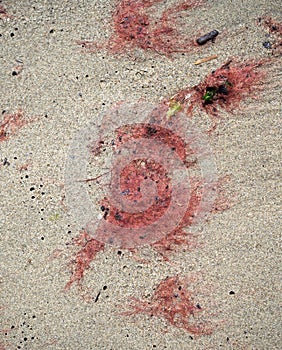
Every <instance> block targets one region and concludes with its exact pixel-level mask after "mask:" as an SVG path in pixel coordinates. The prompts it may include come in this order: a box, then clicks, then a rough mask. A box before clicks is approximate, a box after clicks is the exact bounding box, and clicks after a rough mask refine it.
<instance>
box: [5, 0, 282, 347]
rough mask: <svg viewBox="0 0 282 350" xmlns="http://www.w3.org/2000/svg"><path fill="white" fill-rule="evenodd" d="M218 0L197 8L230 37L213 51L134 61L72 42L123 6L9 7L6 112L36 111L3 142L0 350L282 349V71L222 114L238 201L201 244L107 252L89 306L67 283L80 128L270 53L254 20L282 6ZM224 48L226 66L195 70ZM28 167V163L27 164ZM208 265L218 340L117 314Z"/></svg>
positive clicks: (223, 155) (95, 34) (90, 283)
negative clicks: (73, 158)
mask: <svg viewBox="0 0 282 350" xmlns="http://www.w3.org/2000/svg"><path fill="white" fill-rule="evenodd" d="M167 3H173V1H167ZM208 3H209V7H208V8H205V9H198V10H196V11H195V12H194V16H195V18H197V25H198V26H199V32H201V31H202V30H203V31H206V30H207V29H208V30H212V29H214V28H216V29H218V30H219V31H220V32H224V36H221V37H219V38H218V39H219V40H217V41H216V43H215V44H214V45H212V46H211V45H208V46H207V47H206V48H204V49H203V51H202V52H201V54H199V53H196V54H192V55H188V54H187V55H184V56H182V55H180V56H177V55H176V56H175V59H174V60H169V59H167V58H165V57H162V56H160V57H159V56H156V55H154V54H152V53H150V52H148V53H145V54H144V53H136V55H137V58H136V59H135V60H133V59H129V58H128V57H123V58H116V57H112V56H111V55H108V54H107V53H105V52H104V53H101V52H100V53H96V54H92V55H91V54H82V53H81V52H80V51H79V50H78V48H77V46H76V45H75V40H77V39H93V38H97V40H102V39H103V38H104V37H105V36H107V35H108V34H109V32H108V29H107V28H108V23H109V20H110V13H111V11H112V10H113V8H114V2H113V1H103V0H97V1H87V0H85V1H78V2H77V1H16V0H14V1H12V0H11V1H5V2H4V4H3V5H4V6H5V7H6V8H7V10H8V12H9V14H11V15H12V18H11V19H6V20H1V21H0V24H1V29H0V33H1V37H0V43H1V51H0V67H1V68H0V82H1V90H0V96H1V97H0V107H1V110H7V111H8V112H10V113H12V112H15V111H16V110H17V109H18V108H22V109H23V110H24V111H25V113H26V115H27V117H28V118H32V117H34V116H35V117H38V118H37V121H35V122H34V123H32V124H30V125H28V126H26V127H24V128H23V129H21V130H20V131H19V132H18V133H17V135H14V136H13V137H12V138H11V139H10V140H9V141H5V142H2V143H1V144H0V158H1V162H3V160H4V159H5V158H7V160H8V162H9V163H10V165H3V166H1V167H0V183H1V185H0V186H1V197H0V204H1V207H0V231H1V236H0V240H1V241H0V242H1V243H0V247H1V250H0V258H1V275H0V288H1V296H0V306H1V307H2V309H0V319H1V326H0V329H1V331H0V338H1V340H0V344H1V345H0V348H1V349H2V348H3V349H28V350H33V349H34V350H38V349H49V350H51V349H56V350H64V349H70V350H84V349H86V350H90V349H107V350H109V349H144V350H145V349H153V348H155V349H203V350H204V349H260V350H262V349H280V348H281V347H282V342H281V334H280V331H281V311H280V309H279V304H281V284H280V279H281V262H282V261H281V236H280V232H281V227H280V223H281V222H280V221H279V220H280V215H279V214H281V211H280V212H279V209H280V206H279V204H280V197H281V186H280V184H279V180H280V178H279V170H280V169H279V161H281V152H280V150H281V147H279V142H281V137H280V130H281V97H282V96H281V87H279V84H278V83H279V82H280V86H281V67H280V71H279V67H278V65H277V66H276V68H274V70H273V72H272V73H269V74H272V75H273V77H271V79H272V80H273V86H272V87H271V88H268V89H267V90H266V91H265V92H264V93H263V95H262V96H261V98H259V99H258V100H257V101H255V102H254V101H251V102H250V104H249V105H248V102H247V103H245V104H244V105H245V107H246V111H245V112H244V111H242V112H238V113H236V114H235V115H233V116H226V118H224V119H223V120H222V122H221V123H220V124H219V126H218V129H217V131H216V132H215V133H214V134H213V135H212V136H211V145H212V147H213V150H214V154H215V157H216V161H217V167H218V173H219V176H224V175H230V178H231V181H230V182H229V183H228V184H227V189H228V191H227V192H228V196H230V198H231V197H232V198H233V202H234V205H233V207H231V208H230V209H229V210H227V211H225V212H222V213H219V214H217V215H213V216H212V217H211V219H210V221H209V222H208V223H206V224H205V225H204V227H203V231H204V232H203V238H202V241H203V246H202V247H200V248H197V249H194V250H192V251H191V252H186V253H180V254H176V255H174V256H173V258H172V261H173V264H167V263H165V262H163V261H162V260H161V258H160V257H159V256H158V255H157V254H156V253H153V252H152V251H150V250H147V251H145V252H143V253H142V254H143V257H145V258H147V259H148V260H149V261H150V262H149V263H148V264H142V263H141V262H138V261H136V260H135V259H134V258H132V255H131V254H130V253H129V252H126V251H124V255H123V256H122V257H120V256H118V255H117V250H116V249H113V248H107V249H106V250H105V252H104V253H101V254H99V255H98V257H97V259H96V260H95V261H94V262H92V264H91V269H90V270H89V271H88V272H87V274H86V276H85V279H84V280H83V288H84V291H83V292H84V293H86V292H88V293H89V294H90V295H92V296H93V297H94V298H95V296H96V295H97V293H98V292H99V291H100V290H102V288H103V286H107V289H106V290H105V291H102V292H101V295H100V298H99V300H98V302H97V303H94V302H86V301H84V300H83V298H82V297H81V294H83V292H82V291H80V290H79V289H78V288H77V287H76V286H74V287H73V288H72V289H71V290H70V291H69V292H67V293H65V292H64V291H63V288H64V286H65V284H66V282H67V281H68V279H69V277H70V274H69V269H68V267H67V263H68V262H69V261H70V259H71V257H72V254H73V253H74V252H75V251H76V249H75V248H73V247H70V246H68V247H67V246H66V243H67V242H69V241H70V240H71V238H72V237H75V236H76V235H77V233H78V231H79V229H80V227H79V225H78V224H77V223H76V221H75V219H74V218H73V217H72V216H71V215H70V214H69V213H68V211H66V210H65V208H64V207H63V206H62V204H61V200H62V197H63V196H64V188H63V186H62V185H63V183H64V168H65V162H66V155H67V152H68V147H69V144H70V143H71V140H72V137H73V135H74V134H75V132H76V131H77V130H79V128H80V127H82V126H84V125H86V124H87V123H88V122H89V121H90V120H91V119H92V118H93V117H94V116H95V115H98V114H100V113H102V112H103V111H105V110H106V108H108V107H109V106H110V105H111V103H113V102H115V101H120V100H122V99H125V98H126V99H128V100H134V99H139V98H145V99H147V100H149V101H153V102H158V101H159V100H160V99H161V98H162V97H168V96H171V95H173V94H174V93H175V92H176V91H177V90H178V89H179V88H182V87H184V86H185V85H189V84H190V85H194V84H197V83H198V82H199V81H200V80H201V78H203V77H204V76H205V75H206V74H207V73H208V72H210V71H211V70H212V69H216V68H217V67H219V66H220V65H221V64H222V63H224V62H225V61H226V60H227V59H228V58H229V57H231V56H237V57H240V58H241V59H247V58H257V59H258V58H263V57H267V56H268V55H269V51H267V50H266V49H264V48H263V47H262V42H264V41H265V40H267V39H266V33H267V32H266V31H265V30H263V29H262V28H259V27H257V26H256V24H255V19H256V18H257V17H259V16H261V15H263V14H270V15H273V16H274V17H275V18H276V19H277V20H280V21H282V17H281V11H282V7H281V2H280V1H278V0H276V1H275V0H272V1H264V0H248V1H241V0H236V1H235V0H233V1H232V0H229V1H228V0H225V1H208ZM279 13H280V17H279ZM187 21H192V19H191V18H190V19H188V20H187ZM193 23H194V22H193ZM51 29H53V30H54V32H53V33H50V30H51ZM12 33H14V36H11V35H12ZM215 53H216V54H218V60H214V61H211V62H208V63H206V64H203V65H201V66H197V67H196V66H194V65H193V62H194V61H195V60H196V59H198V58H199V57H202V56H205V55H211V54H215ZM16 60H20V61H22V62H23V71H22V72H21V74H20V75H18V76H12V71H13V69H14V67H15V66H16V65H17V64H18V63H17V62H16ZM271 79H270V80H271ZM201 123H202V122H201V120H199V125H201ZM26 163H30V167H29V168H28V170H26V171H22V172H20V171H19V167H20V166H22V165H23V164H26ZM31 187H34V188H35V190H31ZM32 196H34V197H35V198H32ZM54 251H56V252H60V251H61V255H60V257H59V258H56V259H52V257H54ZM142 254H141V255H142ZM198 272H201V277H200V278H199V281H198V282H197V283H198V284H199V286H197V288H199V289H200V290H201V293H202V292H204V293H205V294H206V296H205V299H203V300H201V302H202V303H203V304H204V306H205V308H206V309H210V310H211V312H213V313H214V318H215V319H217V320H222V321H223V322H222V323H220V326H219V327H218V328H217V329H216V330H215V331H214V332H213V334H212V335H209V336H203V337H199V338H197V339H193V340H192V339H191V338H190V334H189V333H186V332H184V331H181V330H178V329H176V328H173V327H171V326H169V325H167V324H166V322H165V321H163V320H160V319H158V318H150V317H147V316H145V315H139V316H138V317H136V318H134V319H132V318H125V317H122V316H120V315H119V314H118V313H119V312H120V311H121V309H120V305H121V304H123V303H124V302H125V301H126V299H127V298H128V297H129V296H130V295H136V296H139V297H142V296H143V295H149V294H150V293H152V288H153V287H154V286H156V285H157V284H158V283H159V281H160V280H161V279H163V278H165V277H166V276H171V275H173V274H176V273H179V274H180V275H189V274H191V273H194V274H197V273H198ZM201 283H203V286H202V287H201ZM197 288H196V289H197ZM230 291H234V292H235V294H234V295H230V294H229V292H230ZM2 330H4V331H2ZM5 330H6V331H5ZM5 332H6V334H5ZM2 344H3V345H2ZM4 344H5V345H4ZM1 346H2V347H1Z"/></svg>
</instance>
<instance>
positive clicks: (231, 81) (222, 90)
mask: <svg viewBox="0 0 282 350" xmlns="http://www.w3.org/2000/svg"><path fill="white" fill-rule="evenodd" d="M262 64H263V62H262V61H259V62H255V61H247V62H243V63H239V62H234V63H233V62H232V60H229V61H228V62H226V63H225V64H223V65H222V66H221V67H220V68H218V69H216V70H215V71H213V72H212V73H210V74H209V75H208V76H206V78H205V79H204V81H202V82H201V83H200V84H198V85H196V86H194V87H188V88H185V89H183V90H180V91H179V92H178V93H177V94H176V95H174V96H173V98H172V99H171V100H172V101H176V102H177V103H180V104H181V105H182V106H183V107H184V108H185V110H186V112H187V113H188V114H189V115H192V111H193V110H194V109H195V108H200V109H201V110H203V111H205V112H206V113H207V114H208V115H209V116H210V117H211V118H212V119H214V118H216V117H217V118H218V117H219V113H220V110H225V111H227V112H229V113H232V112H233V111H234V110H235V109H236V108H238V107H239V105H240V103H241V102H242V100H244V99H245V98H247V97H250V98H256V97H257V96H258V92H259V91H260V90H261V86H260V83H261V82H262V80H263V78H264V76H265V73H264V72H263V71H262V69H260V68H261V66H262Z"/></svg>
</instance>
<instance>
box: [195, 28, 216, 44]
mask: <svg viewBox="0 0 282 350" xmlns="http://www.w3.org/2000/svg"><path fill="white" fill-rule="evenodd" d="M218 34H219V32H218V31H217V30H212V31H211V32H209V33H207V34H205V35H202V36H200V37H199V38H198V39H197V43H198V44H199V45H204V44H205V43H206V42H208V41H209V40H214V39H215V38H216V37H217V36H218Z"/></svg>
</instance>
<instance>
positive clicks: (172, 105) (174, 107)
mask: <svg viewBox="0 0 282 350" xmlns="http://www.w3.org/2000/svg"><path fill="white" fill-rule="evenodd" d="M181 109H182V106H181V104H180V103H179V102H177V101H175V100H171V101H170V102H169V109H168V111H167V113H166V116H167V118H170V117H172V116H173V115H175V113H177V112H179V111H181Z"/></svg>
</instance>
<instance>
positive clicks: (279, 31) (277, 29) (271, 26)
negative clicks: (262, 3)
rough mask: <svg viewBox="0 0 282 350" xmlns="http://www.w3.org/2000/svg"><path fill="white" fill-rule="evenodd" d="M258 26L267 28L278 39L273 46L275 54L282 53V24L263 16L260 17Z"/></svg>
mask: <svg viewBox="0 0 282 350" xmlns="http://www.w3.org/2000/svg"><path fill="white" fill-rule="evenodd" d="M257 23H258V24H262V25H263V26H264V27H265V28H267V29H268V31H269V32H270V33H272V34H273V35H274V36H275V37H276V42H275V43H274V45H272V48H273V51H272V52H273V53H276V52H277V53H278V54H281V53H282V23H279V22H278V21H276V20H274V19H273V18H271V17H268V16H263V17H259V18H258V20H257Z"/></svg>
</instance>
